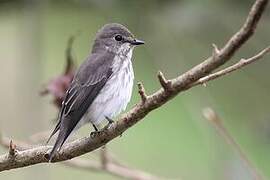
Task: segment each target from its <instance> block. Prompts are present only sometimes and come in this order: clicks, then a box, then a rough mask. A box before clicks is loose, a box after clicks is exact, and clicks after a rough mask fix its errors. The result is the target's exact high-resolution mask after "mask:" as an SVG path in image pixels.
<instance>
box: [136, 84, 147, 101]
mask: <svg viewBox="0 0 270 180" xmlns="http://www.w3.org/2000/svg"><path fill="white" fill-rule="evenodd" d="M138 89H139V91H138V92H139V94H140V96H141V100H142V102H143V103H144V102H145V101H146V100H147V95H146V92H145V89H144V87H143V84H142V83H141V82H138Z"/></svg>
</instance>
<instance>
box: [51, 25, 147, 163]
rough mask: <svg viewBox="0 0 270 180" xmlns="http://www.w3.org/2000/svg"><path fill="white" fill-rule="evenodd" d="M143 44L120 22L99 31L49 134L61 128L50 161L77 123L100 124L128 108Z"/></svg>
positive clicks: (78, 125) (78, 124)
mask: <svg viewBox="0 0 270 180" xmlns="http://www.w3.org/2000/svg"><path fill="white" fill-rule="evenodd" d="M140 44H143V42H142V41H139V40H136V39H135V38H134V36H133V35H132V34H131V33H130V31H129V30H128V29H127V28H125V27H124V26H122V25H120V24H116V23H112V24H107V25H105V26H104V27H102V28H101V30H100V31H99V32H98V33H97V35H96V39H95V43H94V45H93V48H92V52H91V54H90V55H89V56H88V57H87V58H86V60H85V61H84V62H83V63H82V64H81V66H80V67H79V69H78V71H77V73H76V75H75V77H74V79H73V81H72V83H71V85H70V87H69V89H68V91H67V93H66V96H65V100H64V101H63V103H62V108H61V110H60V113H59V118H58V119H59V120H58V123H57V125H56V127H55V129H54V131H53V132H52V134H51V136H50V138H49V140H50V139H51V137H52V136H53V135H54V134H55V133H56V132H57V131H59V134H58V137H57V139H56V142H55V144H54V147H53V149H52V151H51V153H50V155H49V159H50V161H51V160H52V158H53V156H54V155H55V153H56V151H57V150H60V148H61V147H62V145H63V144H64V142H65V141H66V139H67V138H68V136H69V135H70V133H71V132H72V131H73V130H74V128H75V127H80V126H81V125H83V124H85V123H87V122H91V123H92V124H93V125H95V126H96V125H98V124H100V123H101V122H102V120H104V119H105V118H109V119H110V118H113V117H114V116H116V115H118V114H119V113H120V112H121V111H122V110H124V109H125V108H126V105H127V103H128V102H129V100H130V97H131V92H132V86H133V69H132V64H131V56H132V50H133V47H134V46H135V45H140ZM49 140H48V141H49Z"/></svg>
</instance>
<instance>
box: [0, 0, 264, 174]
mask: <svg viewBox="0 0 270 180" xmlns="http://www.w3.org/2000/svg"><path fill="white" fill-rule="evenodd" d="M267 3H268V0H256V2H255V3H254V5H253V6H252V8H251V10H250V12H249V15H248V17H247V19H246V22H245V23H244V25H243V26H242V27H241V28H240V30H239V31H238V32H237V33H236V34H234V35H233V36H232V37H231V39H230V40H229V41H228V42H227V43H226V44H225V46H224V47H223V48H222V49H220V50H218V51H216V52H215V54H214V55H212V56H211V57H209V58H208V59H207V60H205V61H203V62H202V63H201V64H199V65H197V66H195V67H193V68H192V69H191V70H189V71H187V72H186V73H184V74H182V75H180V76H178V77H177V78H175V79H172V80H169V81H170V83H171V85H170V90H169V91H166V90H165V89H163V88H162V89H160V90H158V91H157V92H155V93H154V94H152V95H149V96H148V98H147V99H146V101H145V102H139V103H138V104H136V105H135V106H134V107H133V108H132V109H131V110H130V111H129V112H127V113H126V114H124V115H122V117H121V118H119V120H118V121H116V122H115V123H114V124H113V125H112V126H111V127H110V128H109V129H107V130H105V131H103V132H102V133H100V134H99V135H97V136H95V137H85V138H81V139H78V140H76V141H73V142H71V143H68V144H66V145H65V146H64V147H63V148H62V150H61V151H60V152H59V153H57V154H56V156H55V157H54V159H53V162H57V161H64V160H68V159H72V158H74V157H77V156H80V155H82V154H85V153H88V152H91V151H93V150H95V149H97V148H99V147H102V146H104V145H105V144H106V143H108V142H109V141H111V140H112V139H114V138H116V137H118V136H120V135H121V134H122V133H123V132H124V131H126V130H127V129H128V128H130V127H131V126H133V125H135V124H136V123H137V122H138V121H140V120H142V119H143V118H144V117H145V116H146V115H147V114H148V113H149V112H151V111H152V110H154V109H156V108H158V107H160V106H162V105H163V104H164V103H166V102H167V101H169V100H170V99H172V98H173V97H175V96H176V95H177V94H179V93H180V92H183V91H185V90H187V89H189V88H191V87H192V86H190V85H191V84H193V83H195V82H196V81H198V80H199V79H200V78H202V77H204V76H206V75H208V74H209V73H211V72H212V71H213V70H215V69H217V68H219V67H220V66H221V65H223V64H224V63H226V62H227V61H229V60H230V58H231V57H232V56H233V54H234V53H235V52H236V51H237V50H238V49H239V48H240V47H241V46H242V45H243V44H244V43H245V42H246V41H247V40H248V39H249V38H250V37H251V36H252V34H253V33H254V31H255V29H256V26H257V24H258V22H259V20H260V18H261V15H262V13H263V12H264V10H265V8H266V5H267ZM216 50H217V48H216ZM51 148H52V147H51V146H40V147H35V148H31V149H27V150H23V151H18V152H17V153H16V156H15V158H13V159H10V158H8V153H7V154H5V155H2V156H0V171H4V170H9V169H14V168H20V167H26V166H30V165H34V164H37V163H47V162H48V159H47V158H46V157H47V153H48V152H50V150H51Z"/></svg>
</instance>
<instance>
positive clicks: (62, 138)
mask: <svg viewBox="0 0 270 180" xmlns="http://www.w3.org/2000/svg"><path fill="white" fill-rule="evenodd" d="M67 137H68V134H67V133H65V132H61V131H60V132H59V134H58V137H57V139H56V142H55V144H54V146H53V148H52V151H51V152H50V154H49V162H51V161H52V159H53V157H54V155H55V153H56V152H57V151H59V150H60V149H61V147H62V146H63V144H64V142H65V141H66V139H67Z"/></svg>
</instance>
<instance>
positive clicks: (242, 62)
mask: <svg viewBox="0 0 270 180" xmlns="http://www.w3.org/2000/svg"><path fill="white" fill-rule="evenodd" d="M269 52H270V46H269V47H267V48H265V49H263V50H262V51H261V52H259V53H258V54H256V55H255V56H253V57H251V58H248V59H241V60H240V61H238V62H237V63H235V64H234V65H232V66H229V67H227V68H225V69H223V70H220V71H218V72H216V73H213V74H210V75H208V76H205V77H203V78H200V79H199V80H198V81H196V82H195V83H193V84H192V85H191V86H196V85H199V84H205V83H206V82H208V81H211V80H214V79H216V78H219V77H220V76H224V75H227V74H230V73H231V72H233V71H236V70H238V69H241V68H243V67H245V66H246V65H249V64H251V63H253V62H255V61H258V60H260V59H261V58H262V57H263V56H264V55H266V54H267V53H269Z"/></svg>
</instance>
